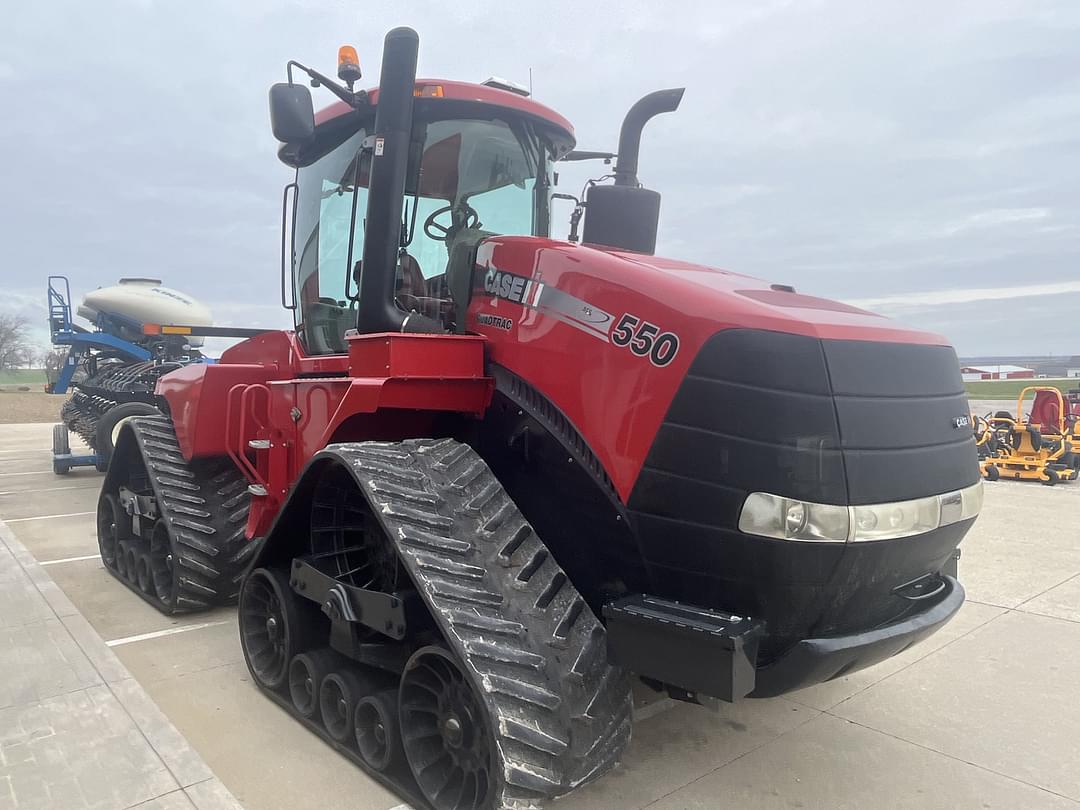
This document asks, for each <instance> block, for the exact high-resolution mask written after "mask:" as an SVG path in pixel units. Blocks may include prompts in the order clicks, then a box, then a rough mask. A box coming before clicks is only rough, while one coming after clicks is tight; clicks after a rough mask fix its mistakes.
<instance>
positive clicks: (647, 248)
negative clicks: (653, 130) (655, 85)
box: [582, 87, 685, 255]
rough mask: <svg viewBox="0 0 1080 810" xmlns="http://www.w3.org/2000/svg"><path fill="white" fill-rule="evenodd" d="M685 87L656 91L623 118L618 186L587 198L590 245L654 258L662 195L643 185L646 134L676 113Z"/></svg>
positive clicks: (584, 237)
mask: <svg viewBox="0 0 1080 810" xmlns="http://www.w3.org/2000/svg"><path fill="white" fill-rule="evenodd" d="M684 90H685V88H682V87H677V88H673V89H671V90H657V91H656V92H654V93H649V95H647V96H644V97H643V98H641V99H639V100H638V101H637V102H636V103H635V104H634V106H632V107H631V108H630V110H629V112H627V113H626V118H624V119H623V125H622V130H621V131H620V133H619V155H618V159H617V160H616V162H615V185H613V186H591V187H590V188H589V190H588V192H587V193H586V195H585V227H584V229H583V230H582V241H583V242H585V243H586V244H592V245H599V246H602V247H609V248H616V249H618V250H629V251H632V252H634V253H646V254H650V255H651V254H652V253H654V252H655V251H656V231H657V229H658V228H659V226H660V194H659V193H658V192H656V191H650V190H649V189H647V188H643V187H642V186H641V183H640V182H639V181H638V176H637V169H638V152H640V150H641V130H642V129H644V127H645V124H647V123H648V122H649V121H650V120H651V119H652V118H653V117H654V116H657V115H659V114H660V113H666V112H674V111H675V110H676V109H678V107H679V102H680V101H682V97H683V92H684Z"/></svg>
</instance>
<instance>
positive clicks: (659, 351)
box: [477, 267, 679, 368]
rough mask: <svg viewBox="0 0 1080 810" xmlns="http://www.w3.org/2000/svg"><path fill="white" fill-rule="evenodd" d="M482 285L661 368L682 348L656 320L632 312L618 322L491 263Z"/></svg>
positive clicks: (506, 322)
mask: <svg viewBox="0 0 1080 810" xmlns="http://www.w3.org/2000/svg"><path fill="white" fill-rule="evenodd" d="M483 289H484V292H485V293H487V294H488V295H493V296H495V297H496V298H502V299H504V300H506V301H511V302H513V303H515V304H521V305H522V306H523V307H528V308H529V309H534V310H536V311H537V312H540V313H542V314H544V315H547V316H549V317H551V318H555V319H556V320H558V321H562V322H563V323H565V324H567V325H568V326H572V327H574V328H575V329H578V330H580V331H582V332H585V333H586V334H588V335H591V336H593V337H595V338H597V339H598V340H602V341H604V342H605V343H613V344H614V345H616V346H620V347H624V348H628V349H630V351H631V352H632V353H633V354H634V355H636V356H637V357H641V358H645V357H647V358H649V361H650V362H651V363H652V364H653V365H654V366H657V367H658V368H662V367H664V366H666V365H668V363H670V362H671V361H672V360H674V359H675V355H676V354H678V352H679V337H678V335H676V334H675V333H673V332H665V331H662V330H661V328H660V327H659V326H657V325H656V324H652V323H649V322H648V321H646V320H643V319H642V318H639V317H637V316H636V315H631V314H630V313H629V312H627V313H625V314H624V315H623V316H622V317H621V318H620V319H619V322H618V324H615V317H614V316H613V315H612V314H611V313H609V312H605V311H604V310H602V309H600V308H599V307H596V306H593V305H592V304H590V303H589V302H588V301H582V300H581V299H580V298H576V297H574V296H573V295H570V294H569V293H567V292H563V291H562V290H560V289H558V288H556V287H551V286H549V285H547V284H544V283H543V282H542V281H538V280H536V279H532V278H528V277H526V276H518V275H514V274H513V273H507V272H504V271H502V270H498V269H496V268H494V267H489V269H488V270H487V272H486V273H485V274H484V276H483ZM477 320H478V322H479V323H480V324H482V325H484V326H493V327H495V328H497V329H503V330H505V331H507V332H509V331H510V329H511V327H513V325H514V322H513V320H512V319H510V318H501V317H498V316H495V315H490V314H487V313H480V314H478V315H477Z"/></svg>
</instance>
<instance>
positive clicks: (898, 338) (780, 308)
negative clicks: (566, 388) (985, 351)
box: [597, 250, 949, 346]
mask: <svg viewBox="0 0 1080 810" xmlns="http://www.w3.org/2000/svg"><path fill="white" fill-rule="evenodd" d="M597 252H602V253H604V254H605V255H606V256H608V257H610V258H613V259H618V260H619V261H621V262H626V263H627V264H632V265H633V266H635V267H637V268H641V269H642V270H646V271H649V272H652V273H655V274H657V275H658V276H659V277H660V278H662V279H663V280H664V281H665V282H667V284H666V285H665V286H667V287H668V288H669V289H670V290H671V291H672V292H673V293H675V294H676V295H678V296H679V298H680V300H681V301H682V302H683V303H684V305H685V306H686V307H687V312H688V314H689V313H691V312H698V311H699V310H704V311H703V312H702V314H706V313H709V314H711V316H712V317H716V313H717V309H718V308H719V311H720V312H723V313H725V314H728V313H730V316H731V317H732V318H733V319H734V322H736V323H739V324H740V325H747V322H746V320H745V319H746V318H749V319H751V321H752V323H753V325H754V326H755V327H756V328H760V329H773V330H776V331H781V332H795V333H798V334H804V335H807V336H811V337H818V338H833V339H857V340H880V341H886V342H902V343H920V344H931V345H939V346H947V345H949V341H948V340H947V339H946V338H945V337H943V336H942V335H938V334H934V333H930V332H923V331H920V330H916V329H911V328H908V327H906V326H903V325H902V324H899V323H897V322H895V321H892V320H890V319H888V318H886V317H884V316H882V315H878V314H876V313H874V312H869V311H867V310H865V309H859V308H858V307H854V306H851V305H850V304H844V303H842V302H840V301H833V300H830V299H827V298H819V297H817V296H813V295H805V294H803V293H799V292H796V291H795V290H794V288H792V287H790V286H788V285H786V284H771V283H769V282H766V281H762V280H761V279H758V278H754V277H752V276H746V275H742V274H741V273H733V272H731V271H729V270H722V269H720V268H716V267H709V266H707V265H702V264H694V263H692V262H684V261H679V260H678V259H668V258H664V257H662V256H642V255H640V254H636V253H627V252H620V251H608V250H598V251H597Z"/></svg>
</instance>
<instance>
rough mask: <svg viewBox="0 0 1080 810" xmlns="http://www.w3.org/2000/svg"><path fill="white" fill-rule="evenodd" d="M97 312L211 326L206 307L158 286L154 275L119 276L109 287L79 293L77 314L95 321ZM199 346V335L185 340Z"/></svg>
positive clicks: (164, 323)
mask: <svg viewBox="0 0 1080 810" xmlns="http://www.w3.org/2000/svg"><path fill="white" fill-rule="evenodd" d="M99 313H106V314H115V315H120V316H123V317H125V318H131V319H132V320H134V321H138V322H139V323H156V324H160V325H162V326H212V325H213V323H214V318H213V316H212V315H211V314H210V310H209V309H208V308H207V307H206V306H205V305H204V304H202V303H200V302H199V301H196V300H195V299H194V298H192V297H191V296H190V295H187V294H186V293H182V292H177V291H176V290H173V289H170V288H168V287H163V286H161V280H160V279H156V278H122V279H120V283H119V284H117V285H115V286H113V287H99V288H98V289H96V290H94V291H93V292H89V293H87V294H86V295H85V296H83V300H82V303H81V304H79V310H78V314H79V315H80V316H81V317H83V318H86V319H87V320H89V321H92V322H93V321H96V320H97V316H98V314H99ZM188 343H189V344H190V345H191V346H202V345H203V338H201V337H191V338H189V339H188Z"/></svg>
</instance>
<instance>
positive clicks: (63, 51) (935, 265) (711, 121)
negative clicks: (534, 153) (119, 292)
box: [0, 0, 1080, 356]
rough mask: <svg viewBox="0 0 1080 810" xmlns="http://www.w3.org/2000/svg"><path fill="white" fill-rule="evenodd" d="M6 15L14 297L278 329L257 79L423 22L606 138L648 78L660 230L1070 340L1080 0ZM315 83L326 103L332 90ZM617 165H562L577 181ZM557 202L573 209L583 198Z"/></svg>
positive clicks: (13, 301) (694, 252) (135, 5)
mask: <svg viewBox="0 0 1080 810" xmlns="http://www.w3.org/2000/svg"><path fill="white" fill-rule="evenodd" d="M5 17H6V23H7V24H6V25H5V27H4V28H2V29H0V150H2V154H3V155H4V161H3V164H2V168H0V173H2V174H0V177H2V180H3V182H2V188H3V193H2V194H0V237H2V238H0V243H2V245H3V251H2V252H0V309H2V310H7V311H17V312H22V313H24V314H26V315H27V316H28V317H30V318H31V319H32V320H33V321H34V323H35V325H36V326H38V325H39V328H40V331H39V333H38V335H39V337H40V339H41V340H42V341H47V332H46V328H45V324H44V321H45V300H44V299H45V286H46V282H45V279H46V276H48V275H49V274H52V273H61V274H64V275H67V276H68V277H69V278H70V279H71V283H72V286H73V288H74V290H75V291H76V295H79V294H81V293H82V292H85V291H87V290H91V289H94V288H96V287H99V286H105V285H109V284H113V283H115V282H116V280H118V279H119V278H121V277H123V276H151V277H155V278H161V279H164V281H165V283H166V284H167V285H168V286H172V287H175V288H177V289H180V290H184V291H186V292H189V293H191V294H193V295H195V296H197V297H198V298H200V299H201V300H203V301H204V302H205V303H206V304H208V305H209V306H210V307H211V309H212V310H213V312H214V315H215V318H216V321H217V322H218V323H219V324H228V325H242V326H248V325H253V326H267V327H271V326H280V327H286V326H287V325H288V324H289V323H290V320H289V317H288V315H287V313H285V312H284V311H283V310H282V309H281V308H280V304H279V292H278V273H279V270H278V268H279V244H280V243H279V234H280V231H279V228H280V210H281V192H282V186H283V185H284V184H285V183H287V182H289V180H290V179H291V172H290V171H289V170H288V169H287V168H286V167H285V166H284V165H282V164H281V163H280V162H278V160H277V158H276V143H275V141H274V140H273V138H272V136H271V134H270V128H269V122H268V115H267V100H266V91H267V89H268V88H269V86H270V85H271V84H272V83H273V82H276V81H281V80H283V77H284V65H285V62H286V61H287V60H289V59H297V60H299V61H301V62H304V63H305V64H309V65H312V66H314V67H318V68H322V69H323V70H324V71H325V72H328V73H330V72H332V71H333V69H334V67H335V62H336V53H337V48H338V46H339V45H341V44H345V43H349V44H353V45H355V46H356V48H357V50H358V51H359V53H360V59H361V64H362V66H363V68H364V71H365V80H364V81H363V82H361V84H367V83H369V82H370V84H372V85H374V84H375V83H376V82H377V78H378V76H377V73H378V65H379V61H380V58H381V43H382V37H383V36H384V34H385V33H386V31H387V30H389V29H390V28H392V27H394V26H396V25H410V26H412V27H414V28H415V29H416V30H417V31H418V32H419V34H420V68H419V73H420V75H423V76H438V77H445V78H454V79H461V80H466V81H481V80H483V79H485V78H487V77H488V76H491V75H497V76H504V77H507V78H510V79H513V80H516V81H519V82H522V83H528V80H529V74H530V70H531V72H532V80H533V89H534V95H535V97H536V98H537V99H538V100H539V101H542V102H543V103H545V104H548V105H549V106H551V107H553V108H555V109H556V110H558V111H559V112H561V113H562V114H564V115H565V116H566V117H568V118H569V119H570V120H571V121H573V122H574V125H575V128H576V131H577V137H578V145H579V147H580V148H583V149H598V150H614V149H615V146H616V143H617V139H618V129H619V125H620V123H621V121H622V117H623V115H624V114H625V112H626V110H627V109H628V108H629V106H630V104H632V103H633V102H634V101H635V100H636V99H637V98H638V97H639V96H641V95H644V94H645V93H646V92H648V91H651V90H654V89H659V88H663V87H686V94H685V97H684V99H683V103H682V106H681V108H680V109H679V111H678V112H677V113H674V114H672V115H666V116H662V117H659V118H657V119H655V120H654V121H653V122H652V123H650V124H649V125H648V127H647V129H646V131H645V136H644V138H643V143H642V152H641V165H640V172H639V175H640V178H641V180H642V182H643V183H644V184H645V185H646V186H648V187H650V188H653V189H656V190H658V191H660V192H662V194H663V210H662V214H661V225H660V236H659V243H658V248H657V252H658V253H660V254H662V255H668V256H674V257H676V258H681V259H687V260H691V261H697V262H701V263H703V264H708V265H712V266H716V267H723V268H726V269H730V270H735V271H738V272H742V273H747V274H750V275H754V276H759V277H762V278H766V279H768V280H770V281H775V282H782V283H788V284H793V285H795V286H796V287H797V288H798V289H799V291H800V292H806V293H810V294H814V295H821V296H825V297H830V298H838V299H841V300H844V301H849V302H852V303H855V304H857V305H860V306H865V307H867V308H869V309H872V310H874V311H877V312H880V313H882V314H885V315H888V316H891V317H895V318H897V319H899V320H901V321H903V322H905V323H908V324H910V325H913V326H917V327H920V328H924V329H927V330H930V331H934V332H938V333H941V334H944V335H945V336H947V337H948V338H949V339H950V340H951V341H952V342H953V344H954V345H955V346H956V347H957V350H958V351H959V353H960V354H961V355H969V356H970V355H989V354H1005V355H1008V354H1065V355H1072V354H1080V47H1078V46H1077V43H1078V42H1080V3H1077V2H1075V0H1061V1H1060V2H1045V3H1042V2H1037V1H1036V0H1017V2H1012V1H1011V0H1010V1H1006V2H997V1H995V0H977V1H968V0H955V1H949V0H941V1H940V2H925V3H924V2H912V1H911V0H874V2H871V3H868V2H865V0H863V1H862V2H823V1H822V2H815V0H798V2H796V1H794V0H792V2H779V1H777V0H755V2H733V1H731V0H724V1H723V2H720V1H719V0H710V1H709V2H700V3H692V2H686V3H675V2H665V3H661V2H655V0H654V2H651V3H637V2H627V3H599V2H594V3H581V2H564V1H563V0H546V2H543V3H516V2H494V0H456V2H453V3H432V2H425V1H424V0H412V1H411V2H409V3H401V2H392V3H391V2H377V1H375V0H367V2H363V3H359V2H350V3H345V2H323V0H303V2H285V3H281V2H273V0H228V2H224V0H222V2H218V3H211V2H206V0H186V2H183V3H177V2H166V0H133V1H132V2H127V1H125V0H99V2H95V3H86V2H81V1H80V2H73V0H53V1H51V2H49V3H33V4H32V3H20V4H18V5H17V6H15V7H14V9H13V10H10V9H9V11H8V12H6V14H5ZM324 93H325V91H317V95H316V104H317V105H320V104H321V103H329V97H328V96H326V95H324ZM602 169H603V167H602V166H600V165H598V164H577V165H574V166H567V167H566V168H565V169H563V170H562V172H561V182H560V189H559V190H560V191H564V192H570V193H577V192H578V191H579V190H580V188H581V186H582V184H583V183H584V181H585V180H586V179H588V177H590V176H593V175H595V174H597V173H600V171H601V170H602ZM559 205H561V206H562V207H559V208H556V213H555V217H554V221H555V222H556V223H561V225H559V226H558V227H557V228H555V229H554V232H555V234H556V235H559V236H562V235H564V234H565V233H566V225H565V223H566V221H567V219H568V217H569V213H570V211H569V205H568V204H565V203H562V204H559Z"/></svg>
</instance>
